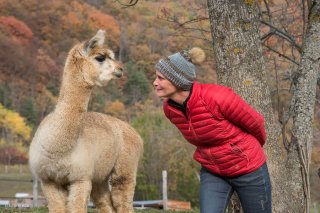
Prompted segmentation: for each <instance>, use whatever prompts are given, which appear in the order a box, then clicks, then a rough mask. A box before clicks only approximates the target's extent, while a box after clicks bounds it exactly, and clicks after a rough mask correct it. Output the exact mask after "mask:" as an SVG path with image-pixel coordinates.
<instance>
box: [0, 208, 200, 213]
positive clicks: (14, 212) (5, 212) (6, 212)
mask: <svg viewBox="0 0 320 213" xmlns="http://www.w3.org/2000/svg"><path fill="white" fill-rule="evenodd" d="M20 212H23V213H31V212H32V213H33V212H35V213H48V209H47V208H31V209H18V208H1V207H0V213H20ZM88 212H89V213H97V212H98V211H97V210H96V209H88ZM199 212H200V211H199V210H192V211H179V213H199ZM136 213H177V211H164V210H157V209H144V210H136Z"/></svg>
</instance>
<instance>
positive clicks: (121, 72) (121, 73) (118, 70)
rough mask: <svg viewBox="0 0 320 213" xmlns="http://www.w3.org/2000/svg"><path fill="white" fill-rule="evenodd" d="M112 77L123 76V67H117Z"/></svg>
mask: <svg viewBox="0 0 320 213" xmlns="http://www.w3.org/2000/svg"><path fill="white" fill-rule="evenodd" d="M114 75H115V76H116V77H118V78H121V77H122V75H123V67H121V66H119V67H117V68H116V70H115V73H114Z"/></svg>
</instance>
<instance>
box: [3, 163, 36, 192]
mask: <svg viewBox="0 0 320 213" xmlns="http://www.w3.org/2000/svg"><path fill="white" fill-rule="evenodd" d="M32 184H33V183H32V175H31V173H30V171H29V167H28V166H27V165H14V166H4V165H0V197H14V195H15V193H17V192H27V193H30V194H32ZM39 191H41V190H39Z"/></svg>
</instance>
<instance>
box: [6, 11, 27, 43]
mask: <svg viewBox="0 0 320 213" xmlns="http://www.w3.org/2000/svg"><path fill="white" fill-rule="evenodd" d="M0 25H2V26H3V27H4V28H5V29H6V30H8V31H9V33H10V34H11V36H12V40H14V41H15V42H17V43H19V44H22V45H26V44H29V43H30V41H31V39H32V37H33V33H32V30H31V29H30V28H29V27H28V26H27V25H26V24H25V23H24V22H22V21H19V20H17V19H16V18H15V17H13V16H0Z"/></svg>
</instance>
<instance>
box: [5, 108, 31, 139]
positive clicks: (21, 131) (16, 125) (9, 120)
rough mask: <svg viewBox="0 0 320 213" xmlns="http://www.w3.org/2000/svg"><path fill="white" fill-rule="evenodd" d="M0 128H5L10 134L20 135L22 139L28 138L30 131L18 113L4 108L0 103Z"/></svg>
mask: <svg viewBox="0 0 320 213" xmlns="http://www.w3.org/2000/svg"><path fill="white" fill-rule="evenodd" d="M0 128H4V129H7V130H8V131H10V132H11V133H12V134H15V135H20V136H21V137H22V138H23V139H24V140H29V139H30V136H31V131H32V129H31V127H29V126H28V125H27V124H26V122H25V120H24V118H23V117H21V116H20V115H19V113H17V112H14V111H11V110H9V109H6V108H5V107H4V106H3V105H2V104H0Z"/></svg>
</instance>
